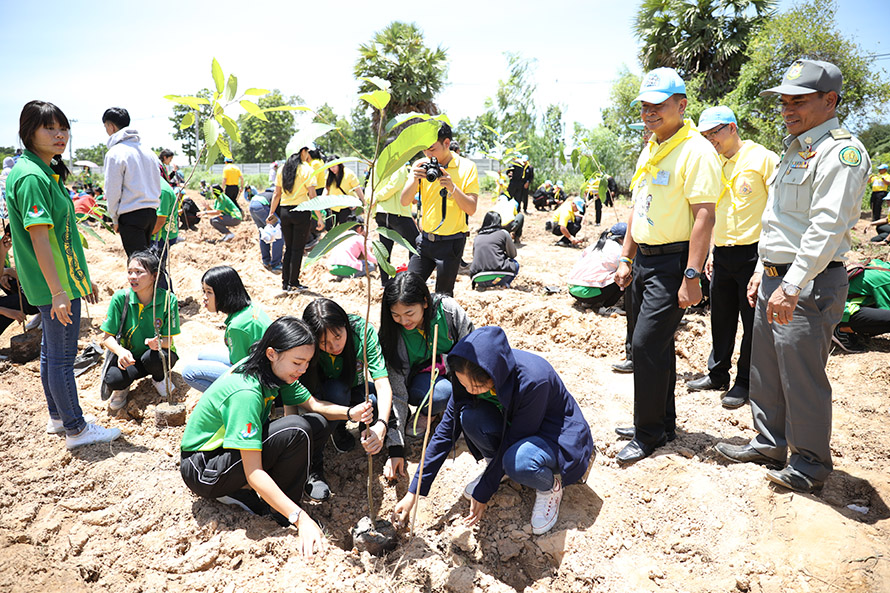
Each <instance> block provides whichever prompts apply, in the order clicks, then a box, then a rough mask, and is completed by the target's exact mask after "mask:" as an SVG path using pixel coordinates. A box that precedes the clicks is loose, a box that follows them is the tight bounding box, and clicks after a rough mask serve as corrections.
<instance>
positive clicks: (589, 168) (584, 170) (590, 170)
mask: <svg viewBox="0 0 890 593" xmlns="http://www.w3.org/2000/svg"><path fill="white" fill-rule="evenodd" d="M578 166H579V167H580V169H581V175H583V176H584V179H590V178H591V177H593V176H594V175H595V174H596V168H595V167H594V166H593V159H591V158H590V157H589V156H587V155H586V154H582V155H581V158H580V159H578Z"/></svg>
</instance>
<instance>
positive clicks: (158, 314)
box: [102, 251, 179, 412]
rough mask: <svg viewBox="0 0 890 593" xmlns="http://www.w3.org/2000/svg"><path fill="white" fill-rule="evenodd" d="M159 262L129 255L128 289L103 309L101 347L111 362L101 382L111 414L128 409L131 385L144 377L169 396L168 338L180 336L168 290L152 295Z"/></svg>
mask: <svg viewBox="0 0 890 593" xmlns="http://www.w3.org/2000/svg"><path fill="white" fill-rule="evenodd" d="M160 264H161V262H160V260H159V259H158V256H157V255H155V254H154V253H152V252H151V251H134V252H133V253H132V254H131V255H130V257H129V258H128V259H127V280H128V282H129V284H130V288H124V289H122V290H118V291H117V292H115V293H114V296H112V297H111V303H110V304H109V305H108V314H107V316H106V317H105V322H104V323H103V324H102V331H104V332H105V341H104V342H103V345H104V346H105V348H107V349H108V352H109V356H112V357H113V360H114V364H112V365H111V367H110V368H109V369H108V372H107V373H106V374H105V383H106V384H107V385H108V386H109V387H110V388H111V389H112V393H111V398H110V399H109V400H108V408H109V409H110V410H111V411H112V412H116V411H117V410H120V409H121V408H123V407H124V406H125V405H127V396H128V395H129V392H130V385H132V384H133V381H136V380H137V379H141V378H142V377H146V376H148V375H151V380H152V383H154V386H155V389H157V391H158V393H159V394H160V395H161V397H164V398H166V397H167V396H168V393H167V386H166V384H165V382H164V371H165V368H166V369H169V368H172V367H173V365H175V364H176V360H177V359H178V357H177V355H176V348H175V347H174V346H173V336H178V335H179V306H178V304H177V302H176V295H175V294H173V293H172V292H169V291H166V290H164V289H163V288H160V287H158V289H157V291H155V282H156V281H157V279H158V270H159V267H160ZM125 308H126V310H127V316H126V319H125V320H124V326H123V331H122V332H121V339H120V342H119V341H118V340H117V339H116V338H115V334H116V333H117V331H118V329H119V328H120V327H121V318H122V315H123V312H124V309H125ZM162 357H164V358H166V359H167V360H166V361H165V360H164V359H163V358H162Z"/></svg>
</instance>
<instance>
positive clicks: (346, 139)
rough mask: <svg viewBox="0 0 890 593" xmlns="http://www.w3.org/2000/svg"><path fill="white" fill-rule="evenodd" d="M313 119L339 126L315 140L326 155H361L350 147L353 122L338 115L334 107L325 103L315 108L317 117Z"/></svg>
mask: <svg viewBox="0 0 890 593" xmlns="http://www.w3.org/2000/svg"><path fill="white" fill-rule="evenodd" d="M312 121H314V122H321V123H325V124H330V125H332V126H336V127H337V131H334V132H329V133H327V134H325V135H324V136H322V137H321V138H318V139H317V140H316V141H315V145H316V146H317V147H319V148H320V149H321V150H322V151H324V153H325V154H326V155H328V156H330V155H332V154H336V155H337V156H341V157H344V156H359V155H357V154H353V153H354V152H355V150H353V149H352V147H350V144H351V143H352V136H353V130H352V124H351V123H350V122H349V120H348V119H346V118H345V117H339V116H337V114H336V113H334V108H333V107H331V106H330V105H328V104H327V103H325V104H324V105H322V106H321V107H319V108H318V109H316V110H315V117H313V118H312ZM341 134H342V135H341ZM356 148H357V147H356Z"/></svg>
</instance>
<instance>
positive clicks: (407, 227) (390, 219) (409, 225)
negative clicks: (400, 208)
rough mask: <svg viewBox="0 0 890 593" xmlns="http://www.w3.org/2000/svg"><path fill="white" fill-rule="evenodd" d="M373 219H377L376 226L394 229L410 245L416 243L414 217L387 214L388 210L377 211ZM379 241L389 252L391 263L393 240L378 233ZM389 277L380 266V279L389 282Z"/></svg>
mask: <svg viewBox="0 0 890 593" xmlns="http://www.w3.org/2000/svg"><path fill="white" fill-rule="evenodd" d="M374 220H376V221H377V226H380V227H383V228H385V229H389V230H391V231H395V232H397V233H398V234H400V235H401V236H402V237H403V238H404V239H405V240H406V241H408V243H409V244H410V245H417V235H418V230H417V225H416V224H414V219H413V218H411V217H410V216H398V215H396V214H389V213H388V212H378V213H377V216H375V217H374ZM380 243H382V244H383V247H385V248H386V253H387V254H389V260H390V263H391V262H392V248H393V246H394V245H395V241H393V240H392V239H387V238H386V237H384V236H383V235H380ZM389 279H390V276H389V274H387V273H386V272H384V271H383V266H380V281H381V282H382V283H383V284H384V285H386V283H387V282H389Z"/></svg>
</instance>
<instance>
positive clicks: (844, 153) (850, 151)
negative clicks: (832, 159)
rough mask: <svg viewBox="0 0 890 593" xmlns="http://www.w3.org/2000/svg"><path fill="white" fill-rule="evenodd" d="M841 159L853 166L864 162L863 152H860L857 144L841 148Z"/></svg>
mask: <svg viewBox="0 0 890 593" xmlns="http://www.w3.org/2000/svg"><path fill="white" fill-rule="evenodd" d="M838 156H839V157H840V159H841V162H842V163H843V164H845V165H849V166H851V167H856V166H858V165H859V163H861V162H862V153H861V152H859V149H858V148H856V147H855V146H848V147H846V148H845V149H843V150H841V152H840V154H839V155H838Z"/></svg>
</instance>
